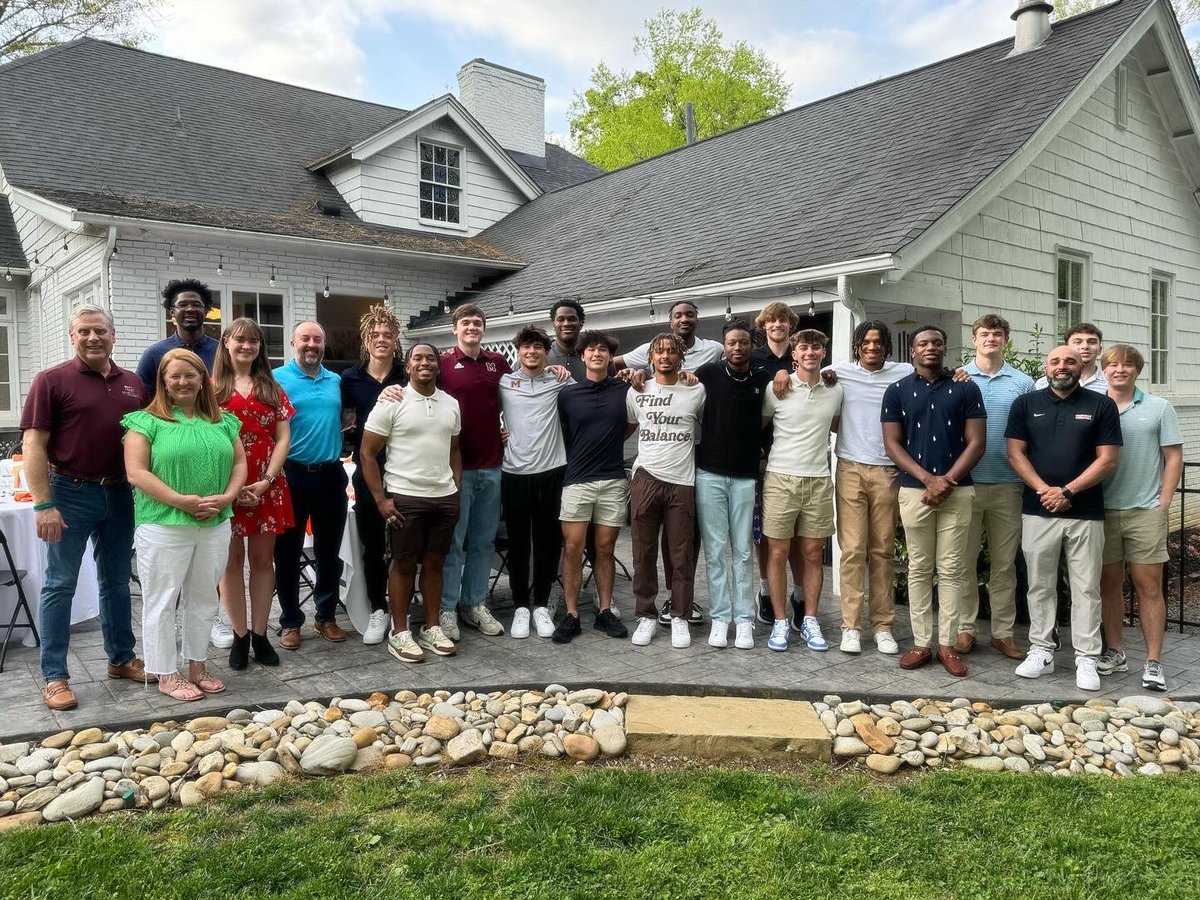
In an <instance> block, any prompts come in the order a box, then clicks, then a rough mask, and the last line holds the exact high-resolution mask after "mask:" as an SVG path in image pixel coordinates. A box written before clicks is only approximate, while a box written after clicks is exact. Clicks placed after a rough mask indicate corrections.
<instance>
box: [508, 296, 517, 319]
mask: <svg viewBox="0 0 1200 900" xmlns="http://www.w3.org/2000/svg"><path fill="white" fill-rule="evenodd" d="M508 314H509V315H510V316H515V315H516V314H517V311H516V310H515V309H514V308H513V299H512V297H509V298H508Z"/></svg>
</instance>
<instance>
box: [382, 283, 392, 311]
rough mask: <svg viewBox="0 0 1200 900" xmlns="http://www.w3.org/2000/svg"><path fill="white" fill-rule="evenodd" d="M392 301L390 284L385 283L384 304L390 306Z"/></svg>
mask: <svg viewBox="0 0 1200 900" xmlns="http://www.w3.org/2000/svg"><path fill="white" fill-rule="evenodd" d="M391 302H392V298H391V297H389V296H388V286H387V285H386V284H385V285H384V286H383V305H384V306H388V305H390V304H391Z"/></svg>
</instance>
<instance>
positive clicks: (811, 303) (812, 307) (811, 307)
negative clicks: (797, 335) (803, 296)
mask: <svg viewBox="0 0 1200 900" xmlns="http://www.w3.org/2000/svg"><path fill="white" fill-rule="evenodd" d="M808 314H809V315H810V316H815V315H816V314H817V301H816V300H815V299H814V298H813V297H812V295H809V298H808Z"/></svg>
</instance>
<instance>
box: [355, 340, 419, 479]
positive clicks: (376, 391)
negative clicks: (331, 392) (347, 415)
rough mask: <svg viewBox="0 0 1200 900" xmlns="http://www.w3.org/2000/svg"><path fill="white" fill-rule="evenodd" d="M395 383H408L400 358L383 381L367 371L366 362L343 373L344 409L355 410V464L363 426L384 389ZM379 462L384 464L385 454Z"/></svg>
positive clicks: (356, 463) (380, 457)
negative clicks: (377, 379)
mask: <svg viewBox="0 0 1200 900" xmlns="http://www.w3.org/2000/svg"><path fill="white" fill-rule="evenodd" d="M393 384H399V385H402V386H403V385H406V384H408V375H407V374H406V373H405V371H404V363H402V362H400V361H399V360H396V362H395V363H394V364H393V365H392V371H390V372H388V375H387V378H385V379H383V381H376V380H375V379H374V378H372V377H371V375H370V374H369V373H368V372H367V364H366V363H359V364H358V365H357V366H351V367H350V368H349V369H347V370H346V371H345V372H343V373H342V409H353V410H354V428H353V430H352V431H351V432H350V437H351V439H352V440H353V441H354V464H355V465H358V449H359V447H361V446H362V436H363V426H364V425H366V424H367V416H369V415H370V414H371V410H373V409H374V408H375V404H376V403H377V402H378V400H379V395H380V394H382V393H383V389H384V388H385V387H390V386H391V385H393ZM379 462H380V465H381V466H382V465H383V454H380V455H379Z"/></svg>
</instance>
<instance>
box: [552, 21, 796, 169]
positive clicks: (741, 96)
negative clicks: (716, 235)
mask: <svg viewBox="0 0 1200 900" xmlns="http://www.w3.org/2000/svg"><path fill="white" fill-rule="evenodd" d="M645 26H646V32H645V34H643V35H639V36H637V37H635V38H634V39H633V49H634V52H635V53H636V54H637V55H638V56H641V57H644V58H645V59H646V60H647V61H648V63H649V65H648V66H647V67H646V68H645V69H641V68H639V69H637V70H636V71H633V72H627V71H625V70H621V71H620V72H614V71H613V70H612V69H610V68H609V67H608V66H607V65H605V64H604V63H603V62H601V63H600V64H599V65H597V66H596V67H595V68H594V69H593V70H592V74H591V87H589V88H588V89H587V90H586V91H584V92H583V93H582V94H576V95H575V100H574V102H573V103H572V104H571V110H570V116H571V118H570V126H571V137H572V139H573V140H574V142H575V144H576V145H577V146H578V148H579V152H580V153H581V154H582V155H583V157H584V158H585V159H587V160H588V161H589V162H591V163H594V164H595V165H597V166H600V167H601V168H605V169H616V168H619V167H620V166H626V165H629V164H631V163H635V162H638V161H639V160H643V159H649V158H650V157H652V156H657V155H658V154H660V153H665V152H666V151H667V150H671V149H673V148H675V147H680V146H682V145H683V144H684V143H685V142H686V140H687V134H686V125H685V116H684V109H685V106H686V104H687V103H688V101H691V103H692V105H693V108H694V113H695V123H696V137H697V139H699V138H706V137H711V136H712V135H714V134H720V133H721V132H723V131H728V130H729V129H731V128H736V127H738V126H739V125H745V124H747V123H748V122H755V121H758V120H759V119H762V118H765V117H767V116H770V115H774V114H775V113H778V112H781V111H782V110H783V107H784V102H785V101H786V100H787V96H788V91H789V89H790V86H789V84H788V83H787V81H786V80H785V79H784V77H783V71H782V70H781V69H780V68H779V66H777V65H776V64H775V63H774V62H772V61H771V60H770V59H769V58H767V56H766V55H765V54H764V53H763V52H762V51H760V50H757V49H755V48H754V47H751V46H750V45H748V44H746V43H745V42H743V41H738V42H736V43H734V44H732V45H730V46H726V45H725V44H724V43H722V35H721V31H720V29H718V28H717V24H716V22H714V21H713V20H711V19H707V18H705V17H704V15H703V13H702V12H701V11H700V9H699V8H698V7H697V8H693V9H690V10H686V11H683V12H679V11H675V10H669V9H668V10H663V11H662V12H660V13H659V14H658V15H657V16H655V17H654V18H653V19H647V20H646V22H645Z"/></svg>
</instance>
